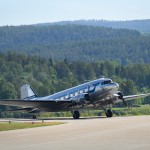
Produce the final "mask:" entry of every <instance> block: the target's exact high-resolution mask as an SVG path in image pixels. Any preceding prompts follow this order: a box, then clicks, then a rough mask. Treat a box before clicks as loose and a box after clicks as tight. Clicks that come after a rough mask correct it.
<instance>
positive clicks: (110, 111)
mask: <svg viewBox="0 0 150 150" xmlns="http://www.w3.org/2000/svg"><path fill="white" fill-rule="evenodd" d="M106 116H107V117H112V116H113V112H112V110H111V109H108V110H107V111H106Z"/></svg>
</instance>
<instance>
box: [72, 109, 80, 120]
mask: <svg viewBox="0 0 150 150" xmlns="http://www.w3.org/2000/svg"><path fill="white" fill-rule="evenodd" d="M72 114H73V118H74V119H79V118H80V112H79V111H77V110H75V111H73V112H72Z"/></svg>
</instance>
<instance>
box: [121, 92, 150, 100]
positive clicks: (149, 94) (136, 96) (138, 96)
mask: <svg viewBox="0 0 150 150" xmlns="http://www.w3.org/2000/svg"><path fill="white" fill-rule="evenodd" d="M146 96H150V93H146V94H137V95H128V96H123V98H124V100H126V101H128V100H132V99H137V98H142V97H146Z"/></svg>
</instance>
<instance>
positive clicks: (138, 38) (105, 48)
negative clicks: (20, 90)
mask: <svg viewBox="0 0 150 150" xmlns="http://www.w3.org/2000/svg"><path fill="white" fill-rule="evenodd" d="M0 51H1V52H3V53H6V52H8V51H13V52H17V53H24V54H27V55H31V56H39V57H41V58H46V59H52V60H54V61H58V60H59V61H60V60H61V61H63V60H64V59H65V58H67V60H68V61H69V62H72V61H80V62H83V61H87V62H94V61H106V60H107V61H112V60H116V61H119V62H120V63H122V64H129V63H139V62H140V63H149V62H150V59H149V58H150V36H149V35H147V36H144V35H142V34H140V32H138V31H134V30H127V29H113V28H105V27H94V26H83V25H69V24H68V25H48V26H36V25H32V26H4V27H0Z"/></svg>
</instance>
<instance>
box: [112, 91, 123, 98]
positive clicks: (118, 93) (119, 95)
mask: <svg viewBox="0 0 150 150" xmlns="http://www.w3.org/2000/svg"><path fill="white" fill-rule="evenodd" d="M114 95H115V96H117V97H118V99H123V93H122V92H120V91H118V92H116V93H115V94H114Z"/></svg>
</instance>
